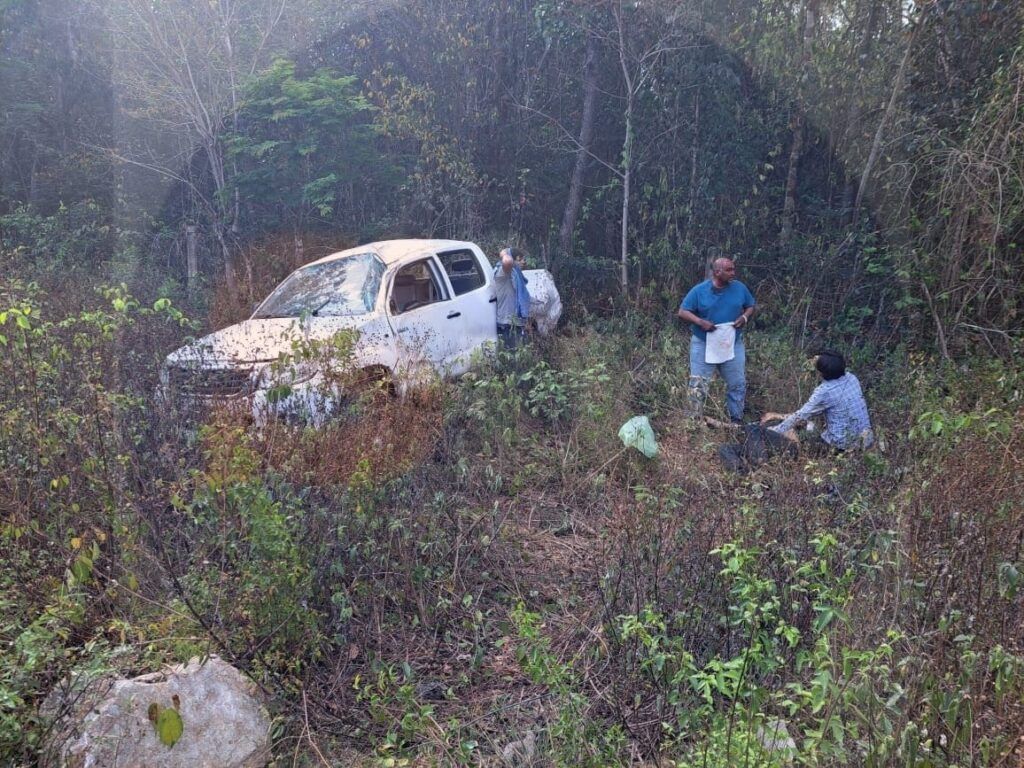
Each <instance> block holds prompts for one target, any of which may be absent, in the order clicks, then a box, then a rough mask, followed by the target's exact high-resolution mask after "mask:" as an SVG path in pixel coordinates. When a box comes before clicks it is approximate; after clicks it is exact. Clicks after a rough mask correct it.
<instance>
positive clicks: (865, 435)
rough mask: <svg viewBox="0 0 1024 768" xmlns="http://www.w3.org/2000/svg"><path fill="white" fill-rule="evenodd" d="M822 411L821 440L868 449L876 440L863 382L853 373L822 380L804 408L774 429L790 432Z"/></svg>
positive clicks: (843, 446) (835, 444) (839, 445)
mask: <svg viewBox="0 0 1024 768" xmlns="http://www.w3.org/2000/svg"><path fill="white" fill-rule="evenodd" d="M819 413H821V414H824V415H825V421H826V426H825V431H824V432H822V433H821V439H822V440H824V441H825V442H826V443H828V444H829V445H831V446H834V447H836V448H839V449H840V450H844V451H845V450H846V449H848V448H867V447H869V446H870V445H871V444H872V443H874V442H875V437H874V434H873V433H872V431H871V419H870V417H869V416H868V404H867V402H866V401H865V400H864V393H863V392H862V391H861V388H860V382H859V381H858V380H857V377H856V376H854V375H853V374H852V373H845V374H843V375H842V376H840V377H839V378H838V379H832V380H831V381H823V382H821V384H819V385H818V386H817V387H816V388H815V390H814V392H812V393H811V397H810V398H809V399H808V400H807V402H806V403H804V404H803V406H801V408H800V410H798V411H797V412H796V413H791V414H790V415H789V416H787V417H786V418H785V419H784V420H783V422H782V423H781V424H779V425H778V426H776V427H771V429H774V430H775V431H776V432H786V431H788V430H790V429H792V428H793V427H794V426H795V425H796V424H797V422H801V421H807V420H809V419H810V418H811V417H813V416H816V415H818V414H819Z"/></svg>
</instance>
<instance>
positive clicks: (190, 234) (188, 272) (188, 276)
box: [185, 224, 199, 293]
mask: <svg viewBox="0 0 1024 768" xmlns="http://www.w3.org/2000/svg"><path fill="white" fill-rule="evenodd" d="M198 276H199V257H198V253H197V247H196V226H195V224H189V225H188V226H186V227H185V285H186V286H187V287H188V291H189V293H193V292H194V291H195V290H196V277H198Z"/></svg>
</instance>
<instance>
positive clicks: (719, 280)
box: [678, 259, 756, 423]
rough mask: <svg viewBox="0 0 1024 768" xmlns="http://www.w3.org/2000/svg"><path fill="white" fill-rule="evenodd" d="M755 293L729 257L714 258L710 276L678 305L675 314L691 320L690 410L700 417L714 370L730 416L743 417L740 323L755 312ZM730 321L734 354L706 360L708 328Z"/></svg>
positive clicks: (744, 386) (738, 419)
mask: <svg viewBox="0 0 1024 768" xmlns="http://www.w3.org/2000/svg"><path fill="white" fill-rule="evenodd" d="M755 305H756V302H755V301H754V295H753V294H752V293H751V292H750V289H749V288H747V286H745V285H744V284H743V283H741V282H740V281H739V280H737V279H736V265H735V264H733V262H732V259H715V261H714V263H713V264H712V265H711V278H710V279H709V280H705V281H704V282H702V283H698V284H697V285H695V286H693V288H691V289H690V292H689V293H687V294H686V296H685V297H684V298H683V300H682V302H681V303H680V305H679V312H678V315H679V317H680V318H682V319H683V320H685V321H686V322H687V323H689V324H690V330H691V332H692V334H693V335H692V336H691V337H690V380H689V383H688V400H689V412H690V415H691V416H697V417H699V416H700V415H701V414H702V413H703V412H704V402H705V400H707V396H708V388H709V386H710V385H711V379H712V377H713V376H714V375H715V371H716V370H717V371H718V373H719V375H721V377H722V379H723V380H724V381H725V387H726V396H725V399H726V408H727V409H728V411H729V418H730V419H732V421H734V422H736V423H741V422H742V421H743V405H744V400H745V398H746V395H747V374H746V364H747V353H746V349H745V348H744V346H743V331H742V329H743V327H744V326H746V324H747V322H748V321H749V320H750V316H751V315H753V314H754V307H755ZM725 323H732V324H733V325H734V326H735V327H736V345H735V356H734V357H733V359H732V360H727V361H726V362H724V363H708V362H706V358H705V352H706V341H707V334H708V331H713V330H714V329H715V326H717V325H721V324H725Z"/></svg>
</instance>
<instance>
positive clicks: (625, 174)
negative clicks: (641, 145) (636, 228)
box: [619, 91, 633, 299]
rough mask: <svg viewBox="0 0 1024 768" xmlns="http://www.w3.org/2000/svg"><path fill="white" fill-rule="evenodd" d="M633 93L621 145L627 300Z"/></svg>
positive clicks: (623, 270) (626, 292) (622, 280)
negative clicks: (624, 136)
mask: <svg viewBox="0 0 1024 768" xmlns="http://www.w3.org/2000/svg"><path fill="white" fill-rule="evenodd" d="M632 153H633V92H632V91H630V92H629V93H628V94H627V95H626V140H625V141H624V142H623V144H622V252H621V261H620V272H619V282H620V284H621V286H622V297H623V298H624V299H626V298H629V185H630V181H631V180H632V170H633V157H632Z"/></svg>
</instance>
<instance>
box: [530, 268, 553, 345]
mask: <svg viewBox="0 0 1024 768" xmlns="http://www.w3.org/2000/svg"><path fill="white" fill-rule="evenodd" d="M523 274H524V275H526V280H527V282H526V290H527V292H528V293H529V294H530V317H532V318H533V319H534V320H535V321H536V322H537V331H538V333H540V335H541V336H547V335H548V334H549V333H551V332H552V331H553V330H555V327H556V326H557V325H558V319H559V318H560V317H561V316H562V299H561V297H560V296H559V295H558V288H556V287H555V279H554V278H553V277H552V276H551V273H550V272H548V271H547V270H546V269H528V270H526V271H525V272H523Z"/></svg>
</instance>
